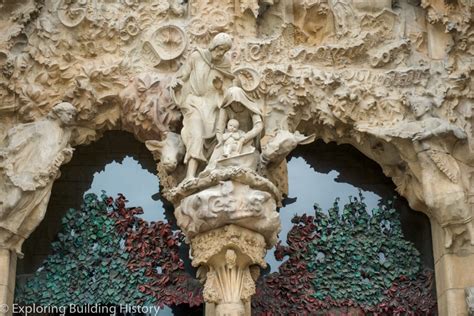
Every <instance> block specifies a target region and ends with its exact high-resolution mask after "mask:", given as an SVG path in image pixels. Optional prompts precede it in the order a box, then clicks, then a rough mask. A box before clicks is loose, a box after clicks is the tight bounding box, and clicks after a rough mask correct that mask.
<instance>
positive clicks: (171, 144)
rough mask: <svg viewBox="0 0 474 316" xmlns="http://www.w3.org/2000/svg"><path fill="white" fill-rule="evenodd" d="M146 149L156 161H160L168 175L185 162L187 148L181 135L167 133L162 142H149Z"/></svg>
mask: <svg viewBox="0 0 474 316" xmlns="http://www.w3.org/2000/svg"><path fill="white" fill-rule="evenodd" d="M145 146H146V148H148V150H149V151H151V153H152V154H153V158H154V159H155V160H159V161H160V163H161V165H162V166H163V168H164V170H165V171H166V173H168V174H169V173H171V172H173V171H174V170H176V167H177V166H178V164H179V163H181V162H183V159H184V155H185V154H186V148H185V147H184V143H183V140H182V139H181V136H180V135H179V134H176V133H173V132H166V133H165V138H164V139H163V140H161V141H157V140H148V141H146V142H145Z"/></svg>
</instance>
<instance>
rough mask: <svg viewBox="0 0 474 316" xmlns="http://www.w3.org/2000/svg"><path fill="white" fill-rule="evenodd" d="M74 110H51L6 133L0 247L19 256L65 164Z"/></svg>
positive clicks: (0, 175) (0, 161)
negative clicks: (39, 118) (45, 114)
mask: <svg viewBox="0 0 474 316" xmlns="http://www.w3.org/2000/svg"><path fill="white" fill-rule="evenodd" d="M75 116H76V109H75V108H74V106H73V105H72V104H70V103H66V102H63V103H60V104H58V105H56V106H54V107H53V109H52V110H51V112H50V113H49V114H48V115H47V117H45V118H43V119H41V120H39V121H36V122H32V123H27V124H20V125H17V126H15V127H13V128H12V129H10V130H9V131H8V134H7V138H6V140H5V144H4V147H3V149H2V150H1V151H0V194H1V195H2V196H0V245H1V246H3V247H8V248H9V249H15V250H16V251H17V252H18V253H21V245H22V243H23V241H24V240H25V239H26V238H27V237H28V236H29V234H30V233H31V232H32V231H33V230H34V229H35V228H36V226H37V225H38V224H39V223H40V222H41V220H42V219H43V217H44V214H45V212H46V206H47V204H48V201H49V196H50V194H51V187H52V185H53V182H54V180H55V179H56V178H58V177H59V175H60V172H59V167H60V166H61V165H62V164H64V163H67V162H69V160H70V159H71V157H72V152H73V148H72V147H71V146H70V145H69V142H70V140H71V132H72V131H71V128H70V127H69V125H70V124H71V123H72V122H73V120H74V118H75Z"/></svg>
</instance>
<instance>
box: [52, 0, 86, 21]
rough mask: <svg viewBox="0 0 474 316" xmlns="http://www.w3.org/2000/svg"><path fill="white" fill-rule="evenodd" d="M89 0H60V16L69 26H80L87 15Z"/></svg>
mask: <svg viewBox="0 0 474 316" xmlns="http://www.w3.org/2000/svg"><path fill="white" fill-rule="evenodd" d="M87 3H88V1H87V0H60V1H59V3H58V18H59V20H60V21H61V23H62V24H64V25H65V26H67V27H75V26H78V25H79V24H80V23H81V22H82V21H83V20H84V18H85V17H86V15H87Z"/></svg>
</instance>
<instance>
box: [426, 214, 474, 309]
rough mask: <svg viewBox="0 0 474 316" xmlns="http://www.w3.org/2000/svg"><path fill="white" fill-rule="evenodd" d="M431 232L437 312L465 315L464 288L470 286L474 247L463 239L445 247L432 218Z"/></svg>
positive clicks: (441, 231) (473, 282)
mask: <svg viewBox="0 0 474 316" xmlns="http://www.w3.org/2000/svg"><path fill="white" fill-rule="evenodd" d="M431 231H432V238H433V256H434V261H435V276H436V294H437V300H438V311H439V315H446V316H454V315H455V316H464V315H466V316H467V315H468V307H467V304H466V294H465V290H466V288H469V287H473V286H474V265H473V264H472V263H473V262H474V247H473V246H471V245H470V244H469V243H468V242H464V243H462V244H457V245H456V244H455V245H453V247H451V248H446V247H445V246H444V232H443V230H442V228H441V227H440V226H439V225H438V223H437V222H436V221H433V220H432V221H431ZM459 242H461V241H459Z"/></svg>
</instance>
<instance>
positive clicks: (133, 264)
mask: <svg viewBox="0 0 474 316" xmlns="http://www.w3.org/2000/svg"><path fill="white" fill-rule="evenodd" d="M125 203H126V199H125V197H124V196H122V195H119V197H118V198H117V199H115V200H114V199H112V198H110V197H107V196H106V195H102V197H101V198H98V197H97V196H96V195H95V194H87V195H86V196H85V197H84V205H83V206H82V207H81V209H80V210H74V209H70V210H69V211H68V212H67V214H66V215H65V216H64V218H63V219H62V225H63V226H62V227H63V229H62V231H61V232H60V233H59V234H58V240H57V241H55V242H53V244H52V252H53V253H52V254H51V255H50V256H49V257H48V258H47V259H46V261H45V262H44V263H43V265H42V267H41V268H40V269H39V270H38V271H37V272H36V274H35V275H34V277H33V278H31V279H30V280H29V281H28V282H27V283H26V284H25V285H24V286H19V287H17V293H16V300H17V302H19V303H24V304H33V303H36V304H41V305H44V306H46V305H55V306H65V305H68V304H81V305H83V304H104V305H106V304H110V305H124V304H131V305H136V304H143V303H146V304H158V305H168V306H171V305H178V304H188V305H190V306H194V305H200V304H201V303H202V295H201V286H200V284H199V282H198V281H196V280H195V279H194V278H192V277H191V276H190V275H189V274H187V273H186V272H185V271H184V265H183V261H182V260H180V258H179V255H178V251H179V246H180V244H181V243H182V241H183V236H182V234H181V233H180V232H173V231H172V229H171V227H170V225H169V224H165V223H163V222H151V223H148V222H146V221H144V220H142V219H141V218H139V217H137V216H136V215H139V214H142V213H143V211H142V209H141V208H127V207H126V205H125Z"/></svg>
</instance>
